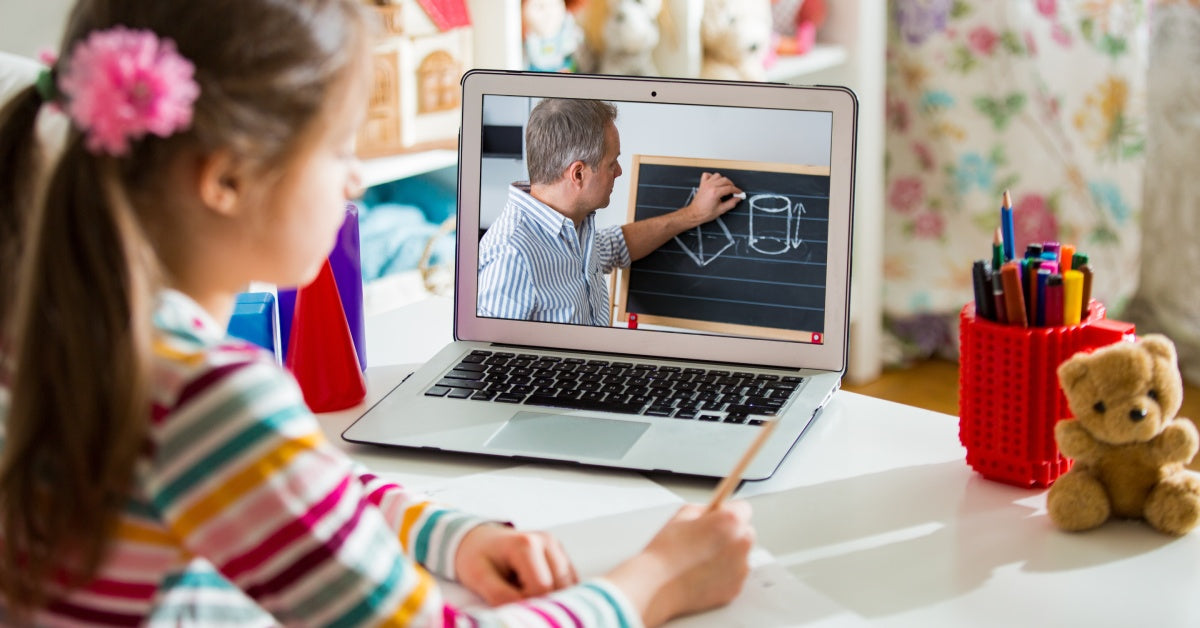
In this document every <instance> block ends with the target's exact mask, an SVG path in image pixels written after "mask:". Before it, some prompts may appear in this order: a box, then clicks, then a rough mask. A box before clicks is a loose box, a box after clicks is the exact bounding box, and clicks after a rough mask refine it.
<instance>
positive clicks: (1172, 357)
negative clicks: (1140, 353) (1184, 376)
mask: <svg viewBox="0 0 1200 628" xmlns="http://www.w3.org/2000/svg"><path fill="white" fill-rule="evenodd" d="M1138 344H1140V345H1141V346H1142V348H1143V349H1145V350H1146V351H1147V352H1148V353H1150V355H1152V356H1154V357H1156V358H1159V359H1163V360H1168V361H1170V362H1171V364H1175V363H1176V362H1177V360H1178V358H1177V357H1176V354H1175V343H1173V342H1171V339H1170V338H1167V337H1166V336H1164V335H1162V334H1146V335H1145V336H1142V339H1141V340H1139V341H1138Z"/></svg>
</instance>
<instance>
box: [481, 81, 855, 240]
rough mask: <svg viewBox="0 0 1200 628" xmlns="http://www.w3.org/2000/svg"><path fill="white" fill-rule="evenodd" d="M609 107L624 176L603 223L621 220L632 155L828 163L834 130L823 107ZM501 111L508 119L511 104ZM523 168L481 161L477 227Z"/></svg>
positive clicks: (601, 216) (518, 163) (492, 214)
mask: <svg viewBox="0 0 1200 628" xmlns="http://www.w3.org/2000/svg"><path fill="white" fill-rule="evenodd" d="M505 104H506V108H507V105H508V103H505ZM614 104H616V105H617V110H618V112H617V130H618V132H619V133H620V135H621V157H620V158H619V160H618V162H619V163H620V164H621V168H622V169H623V170H624V171H625V173H624V174H622V175H621V177H620V178H618V179H617V180H616V183H615V184H614V185H613V193H612V197H611V198H612V202H611V203H610V204H609V206H608V207H607V208H605V209H602V210H600V211H599V213H597V215H596V216H597V224H598V225H601V226H606V225H616V224H622V223H624V222H625V218H626V214H627V210H628V204H629V181H630V177H629V172H630V170H629V168H630V162H631V158H632V156H633V155H661V156H669V157H691V158H701V159H729V160H744V161H760V162H780V163H790V164H804V165H812V166H828V165H829V159H830V142H831V141H832V133H833V129H832V127H831V123H832V116H831V114H829V113H826V112H816V111H814V112H797V111H780V110H770V109H754V110H751V109H731V108H727V107H702V106H679V107H670V106H665V105H661V104H655V103H614ZM506 113H507V115H508V116H511V115H512V114H511V109H509V110H507V111H506ZM485 116H486V114H485ZM506 123H509V124H511V123H512V122H506ZM524 172H525V167H524V161H522V160H500V159H489V160H486V161H485V163H484V166H483V172H482V173H481V174H482V177H481V178H482V180H481V186H482V187H481V189H480V196H481V198H480V200H481V205H482V208H481V209H482V215H481V216H480V225H482V226H485V227H486V226H487V225H490V224H491V223H492V221H493V220H495V218H496V217H497V216H498V215H499V213H500V211H501V210H502V209H503V207H504V199H505V198H506V196H507V189H508V185H509V184H510V183H512V182H513V181H514V180H517V178H520V177H521V176H524ZM514 175H517V178H513V177H514ZM734 183H737V182H736V181H735V182H734Z"/></svg>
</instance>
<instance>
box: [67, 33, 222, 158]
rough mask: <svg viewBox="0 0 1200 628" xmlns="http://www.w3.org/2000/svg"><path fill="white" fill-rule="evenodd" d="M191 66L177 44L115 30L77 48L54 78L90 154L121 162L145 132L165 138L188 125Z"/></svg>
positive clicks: (194, 88) (195, 91)
mask: <svg viewBox="0 0 1200 628" xmlns="http://www.w3.org/2000/svg"><path fill="white" fill-rule="evenodd" d="M194 74H195V66H193V65H192V63H191V62H190V61H188V60H187V59H185V58H183V56H181V55H180V54H179V53H178V52H177V51H176V49H175V42H173V41H171V40H170V39H159V38H158V36H156V35H155V34H154V33H153V32H151V31H148V30H132V29H129V28H126V27H124V26H116V27H113V28H111V29H108V30H104V31H96V32H94V33H92V34H91V35H88V38H87V39H86V40H84V41H82V42H80V43H79V44H77V45H76V46H75V48H74V50H72V51H71V53H70V56H69V57H67V59H66V67H65V69H64V70H63V71H62V72H61V74H60V75H59V77H58V88H59V91H60V92H61V93H62V94H63V95H64V96H65V99H66V103H65V105H64V109H65V111H66V112H67V115H68V116H70V118H71V120H72V121H73V122H74V123H75V125H76V126H77V127H78V128H79V129H80V130H81V131H83V132H84V134H85V136H86V138H87V144H86V145H87V149H88V150H89V151H91V152H92V153H95V154H97V155H99V154H108V155H112V156H114V157H120V156H123V155H126V154H128V153H129V146H130V141H133V140H138V139H140V138H142V137H143V136H145V135H146V134H147V133H153V134H155V135H157V136H159V137H169V136H170V135H172V134H174V133H175V132H177V131H180V130H182V129H186V128H187V127H188V126H189V125H191V123H192V105H193V104H194V103H195V102H196V98H197V97H198V96H199V95H200V86H199V85H197V84H196V81H195V79H194V78H193V75H194Z"/></svg>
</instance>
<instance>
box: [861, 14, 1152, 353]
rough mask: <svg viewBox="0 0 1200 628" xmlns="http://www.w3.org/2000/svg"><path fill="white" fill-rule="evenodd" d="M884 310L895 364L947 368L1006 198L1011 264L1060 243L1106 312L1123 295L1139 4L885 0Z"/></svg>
mask: <svg viewBox="0 0 1200 628" xmlns="http://www.w3.org/2000/svg"><path fill="white" fill-rule="evenodd" d="M890 9H891V20H890V28H889V42H888V54H887V133H888V135H887V140H886V158H885V159H886V161H885V168H886V186H887V188H886V191H885V202H886V211H885V219H884V230H885V231H884V232H885V242H886V245H885V262H884V286H885V287H884V311H885V322H886V324H887V326H888V328H889V331H890V332H891V334H892V337H893V338H896V339H899V340H900V341H901V342H902V344H901V345H899V346H900V347H901V348H902V349H903V350H904V351H903V353H902V355H901V356H897V355H896V354H892V356H891V357H892V358H893V359H895V358H896V357H914V356H927V355H931V354H943V355H949V356H956V355H957V343H956V339H957V313H958V311H959V310H960V309H961V308H962V306H963V305H964V304H966V303H967V302H968V301H970V300H971V299H972V294H973V293H972V287H971V263H972V261H973V260H976V259H986V258H988V257H989V256H990V252H991V244H992V238H993V233H994V232H995V230H996V228H997V227H998V226H999V224H1000V218H999V216H1000V211H999V208H1000V202H1001V197H1002V195H1003V193H1004V191H1005V190H1010V191H1011V194H1012V199H1013V207H1014V219H1015V232H1016V237H1015V240H1016V242H1015V244H1016V250H1017V251H1018V254H1020V253H1021V252H1022V251H1024V249H1025V245H1026V244H1028V243H1030V242H1042V241H1047V240H1055V241H1061V242H1065V243H1072V244H1074V245H1075V246H1076V248H1077V250H1078V251H1081V252H1086V253H1087V254H1088V255H1089V257H1090V261H1091V265H1092V267H1093V269H1094V272H1095V285H1094V289H1093V296H1094V297H1096V298H1098V299H1100V300H1101V301H1103V302H1104V303H1105V304H1106V305H1107V306H1108V308H1109V311H1110V314H1116V315H1119V314H1120V312H1121V308H1122V306H1123V305H1124V304H1125V302H1126V301H1127V300H1128V299H1129V297H1130V296H1131V293H1132V291H1133V289H1134V287H1135V285H1136V281H1137V274H1138V264H1139V262H1138V258H1139V249H1140V245H1141V239H1140V231H1139V227H1138V225H1139V213H1140V207H1141V203H1142V201H1141V198H1142V180H1143V165H1144V159H1145V157H1144V154H1145V127H1146V121H1145V94H1146V89H1145V83H1146V80H1145V77H1146V68H1147V47H1148V39H1147V35H1148V19H1147V7H1146V6H1145V3H1144V2H1141V1H1139V0H1011V1H1010V0H1004V1H999V2H997V1H995V0H893V1H892V3H891V4H890Z"/></svg>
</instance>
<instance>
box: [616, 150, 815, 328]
mask: <svg viewBox="0 0 1200 628" xmlns="http://www.w3.org/2000/svg"><path fill="white" fill-rule="evenodd" d="M643 164H650V165H664V166H686V167H694V168H704V169H706V170H712V171H714V172H720V171H721V170H753V171H758V172H781V173H789V174H807V175H818V176H826V177H827V176H829V175H830V169H829V166H812V165H799V164H789V163H776V162H766V161H737V160H731V159H704V158H698V157H670V156H664V155H633V157H632V159H631V160H630V168H629V169H630V171H631V174H630V181H629V210H628V214H627V217H626V222H633V221H634V220H635V218H636V212H637V208H638V204H637V200H638V198H637V197H638V175H639V173H640V172H641V166H642V165H643ZM631 271H632V268H631V267H626V268H622V269H621V270H620V272H619V273H617V274H615V275H614V279H615V282H616V284H617V285H616V286H614V287H613V289H612V290H611V291H610V292H611V293H613V294H615V296H616V298H615V306H616V310H617V311H616V321H617V322H622V323H628V321H629V312H628V311H626V309H625V305H626V302H627V301H628V299H629V273H630V272H631ZM642 323H646V324H648V325H662V326H666V327H676V328H680V329H689V330H693V331H697V332H709V333H719V334H730V335H737V336H753V337H757V338H764V337H765V338H775V339H780V340H794V341H798V342H811V341H812V334H811V333H810V332H804V331H797V330H791V329H779V328H777V327H758V326H754V325H738V324H735V323H720V322H714V321H706V320H699V319H687V318H676V317H670V316H659V315H657V314H649V313H643V312H638V324H639V325H640V324H642Z"/></svg>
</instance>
